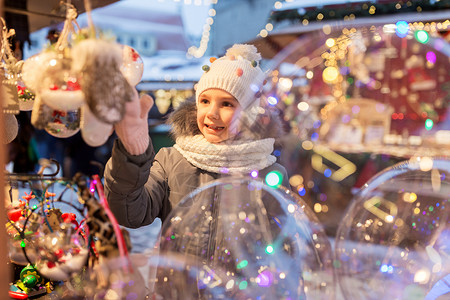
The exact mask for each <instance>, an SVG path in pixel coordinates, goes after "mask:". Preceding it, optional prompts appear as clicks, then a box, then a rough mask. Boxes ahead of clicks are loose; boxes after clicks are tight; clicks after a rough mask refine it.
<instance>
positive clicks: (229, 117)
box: [197, 89, 241, 143]
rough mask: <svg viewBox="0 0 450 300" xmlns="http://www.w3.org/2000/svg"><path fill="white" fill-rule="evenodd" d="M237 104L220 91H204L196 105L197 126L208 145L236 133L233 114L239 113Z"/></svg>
mask: <svg viewBox="0 0 450 300" xmlns="http://www.w3.org/2000/svg"><path fill="white" fill-rule="evenodd" d="M240 109H241V107H240V104H239V102H238V101H237V100H236V99H235V98H234V97H233V96H232V95H231V94H229V93H228V92H225V91H224V90H221V89H209V90H206V91H204V92H203V93H202V94H201V95H200V97H199V99H198V104H197V125H198V128H199V129H200V132H201V133H202V134H203V135H204V136H205V138H206V140H207V141H208V142H210V143H220V142H223V141H225V140H227V139H228V138H230V137H231V136H232V135H233V134H235V133H236V132H237V130H236V125H235V123H236V122H233V120H234V119H235V113H236V112H238V111H240Z"/></svg>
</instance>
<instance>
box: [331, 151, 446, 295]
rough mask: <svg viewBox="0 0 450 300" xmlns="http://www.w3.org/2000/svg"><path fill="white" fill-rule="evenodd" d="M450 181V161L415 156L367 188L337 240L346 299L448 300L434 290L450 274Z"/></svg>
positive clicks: (353, 205) (356, 200) (338, 272)
mask: <svg viewBox="0 0 450 300" xmlns="http://www.w3.org/2000/svg"><path fill="white" fill-rule="evenodd" d="M449 175H450V161H449V160H445V159H437V158H436V159H433V158H429V157H415V158H412V159H410V160H409V161H405V162H402V163H399V164H397V165H394V166H392V167H390V168H388V169H386V170H384V171H382V172H380V173H379V174H377V175H376V176H375V177H373V178H372V179H371V180H370V181H369V182H367V184H366V185H365V186H364V187H363V188H362V189H361V190H360V192H359V193H358V194H357V195H356V196H355V198H354V199H353V201H352V203H351V205H350V207H349V208H348V211H347V214H346V215H345V217H344V220H343V222H342V223H341V224H340V226H339V228H338V233H337V236H336V244H335V245H336V247H335V255H336V261H335V263H334V265H335V267H336V268H335V269H336V277H337V278H338V280H339V284H340V287H341V289H342V292H343V294H344V296H345V299H349V300H352V299H358V300H360V299H442V298H437V297H432V296H431V291H432V290H434V288H435V287H436V286H437V285H439V284H441V285H442V280H444V278H445V276H448V274H449V272H450V227H449V212H450V210H449V206H448V201H449V196H450V178H449ZM448 292H450V291H449V290H448V289H447V291H446V293H447V295H446V297H448V296H449V294H448ZM433 293H434V292H433Z"/></svg>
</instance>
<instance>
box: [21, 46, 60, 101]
mask: <svg viewBox="0 0 450 300" xmlns="http://www.w3.org/2000/svg"><path fill="white" fill-rule="evenodd" d="M57 59H58V54H57V53H56V52H54V51H43V52H40V53H38V54H35V55H33V56H31V57H29V58H27V59H26V60H25V61H24V63H23V66H22V73H21V76H22V80H23V82H24V83H25V86H26V87H27V88H29V89H30V90H31V91H32V92H34V93H36V92H38V91H39V90H40V89H41V87H42V79H43V76H44V75H45V74H44V71H45V70H46V69H47V68H48V67H49V66H50V64H54V63H55V62H56V61H57Z"/></svg>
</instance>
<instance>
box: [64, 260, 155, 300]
mask: <svg viewBox="0 0 450 300" xmlns="http://www.w3.org/2000/svg"><path fill="white" fill-rule="evenodd" d="M70 281H71V287H72V289H73V292H74V294H76V295H79V296H83V297H85V298H83V299H117V300H139V299H147V298H146V296H147V294H148V288H147V286H146V284H145V281H144V278H143V276H142V274H141V272H140V271H139V270H138V268H137V267H136V266H133V265H132V259H131V260H130V259H129V258H128V257H113V258H106V257H103V258H102V259H101V260H100V261H99V262H97V263H96V264H94V265H93V266H91V267H89V268H86V269H85V270H84V271H83V272H82V273H81V272H80V273H74V274H72V277H71V279H70ZM76 282H81V284H78V285H76V284H75V283H76Z"/></svg>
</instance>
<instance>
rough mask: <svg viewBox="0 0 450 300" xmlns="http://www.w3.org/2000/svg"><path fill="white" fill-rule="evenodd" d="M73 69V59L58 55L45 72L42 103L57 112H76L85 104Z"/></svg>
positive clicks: (41, 89) (41, 91)
mask: <svg viewBox="0 0 450 300" xmlns="http://www.w3.org/2000/svg"><path fill="white" fill-rule="evenodd" d="M71 68H72V59H71V58H68V57H64V56H63V55H58V57H56V58H54V59H52V60H50V61H49V62H48V65H47V66H46V67H45V69H44V70H43V74H42V82H41V85H40V86H39V94H40V97H41V99H42V101H43V102H44V103H45V104H47V105H48V106H49V107H51V108H53V109H55V110H63V111H71V110H76V109H78V108H80V107H81V105H82V104H83V103H84V93H83V91H82V90H81V86H80V81H79V78H78V77H77V73H75V72H72V71H71Z"/></svg>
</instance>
